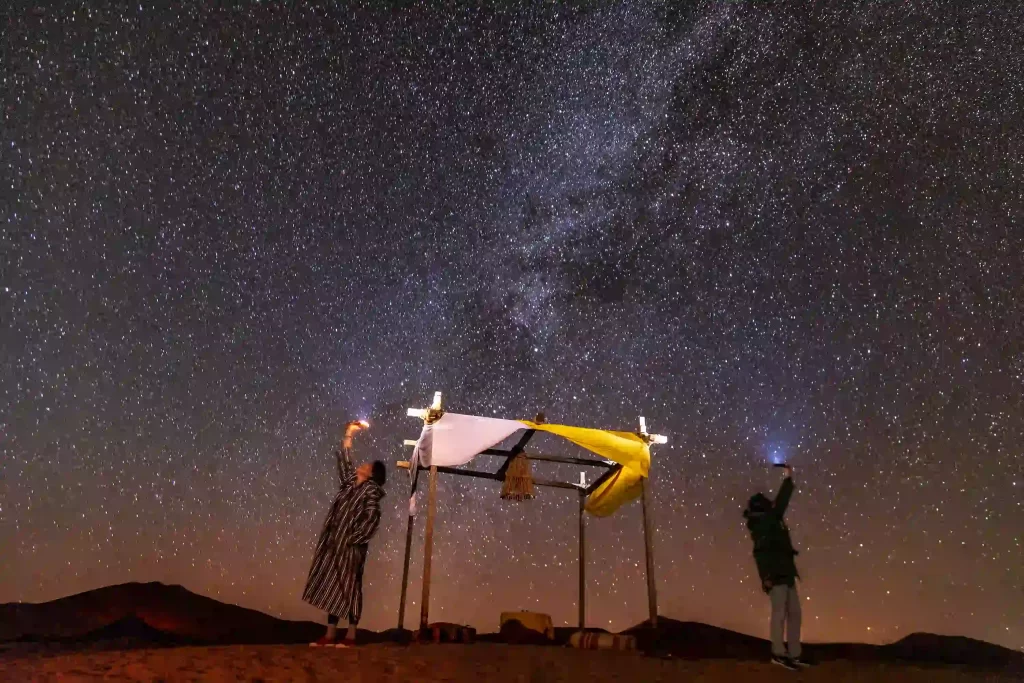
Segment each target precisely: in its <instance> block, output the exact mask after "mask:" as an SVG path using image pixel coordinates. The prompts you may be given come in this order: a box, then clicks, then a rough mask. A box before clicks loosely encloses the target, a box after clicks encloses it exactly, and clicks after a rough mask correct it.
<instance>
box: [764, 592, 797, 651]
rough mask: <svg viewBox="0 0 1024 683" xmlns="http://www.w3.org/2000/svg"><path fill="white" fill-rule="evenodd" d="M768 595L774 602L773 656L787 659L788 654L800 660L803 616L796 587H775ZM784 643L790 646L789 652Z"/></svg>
mask: <svg viewBox="0 0 1024 683" xmlns="http://www.w3.org/2000/svg"><path fill="white" fill-rule="evenodd" d="M768 595H769V597H770V598H771V600H772V626H771V632H772V654H773V655H775V656H776V657H785V656H786V655H787V654H788V655H789V656H790V657H792V658H793V659H798V658H799V657H800V654H801V648H800V620H801V618H802V616H803V615H802V614H801V611H800V596H798V595H797V594H796V586H774V587H773V588H772V590H771V593H769V594H768ZM783 632H785V637H786V639H785V641H783ZM783 642H785V643H787V644H788V645H789V650H788V651H787V650H786V647H785V645H783Z"/></svg>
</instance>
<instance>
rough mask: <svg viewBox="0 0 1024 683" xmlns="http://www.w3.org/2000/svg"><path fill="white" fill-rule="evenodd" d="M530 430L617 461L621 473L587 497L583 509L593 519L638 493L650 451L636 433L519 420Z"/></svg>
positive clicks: (649, 460)
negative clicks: (549, 435) (552, 435)
mask: <svg viewBox="0 0 1024 683" xmlns="http://www.w3.org/2000/svg"><path fill="white" fill-rule="evenodd" d="M521 422H522V423H523V424H525V425H526V426H527V427H529V428H530V429H536V430H537V431H541V432H548V433H549V434H555V435H556V436H560V437H562V438H563V439H566V440H568V441H572V442H573V443H574V444H576V445H577V446H580V447H582V448H585V449H587V450H588V451H590V452H591V453H596V454H597V455H599V456H601V457H602V458H605V459H607V460H611V461H613V462H617V463H619V464H620V465H622V470H621V471H620V472H619V473H618V474H616V475H615V476H614V477H612V478H611V479H609V480H608V481H606V482H605V483H604V484H602V485H601V486H600V487H598V489H597V490H596V491H594V493H592V494H591V495H590V496H589V497H588V498H587V503H586V510H587V512H589V513H590V514H592V515H594V516H596V517H607V516H608V515H610V514H612V513H613V512H615V511H616V510H617V509H618V508H619V507H620V506H621V505H623V504H624V503H628V502H629V501H631V500H633V499H635V498H637V497H638V496H639V495H640V493H641V489H640V487H641V481H640V480H641V478H642V477H646V476H648V474H649V473H650V469H651V449H650V447H649V446H648V445H647V442H646V441H645V440H644V439H643V438H641V437H640V435H639V434H634V433H632V432H613V431H607V430H604V429H589V428H587V427H571V426H569V425H554V424H537V423H535V422H530V421H529V420H521Z"/></svg>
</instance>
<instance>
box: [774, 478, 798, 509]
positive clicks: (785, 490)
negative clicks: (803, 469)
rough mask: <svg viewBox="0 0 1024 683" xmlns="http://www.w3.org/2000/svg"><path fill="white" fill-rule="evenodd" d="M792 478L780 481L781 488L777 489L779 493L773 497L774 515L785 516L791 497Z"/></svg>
mask: <svg viewBox="0 0 1024 683" xmlns="http://www.w3.org/2000/svg"><path fill="white" fill-rule="evenodd" d="M793 489H794V486H793V477H792V476H787V477H786V478H785V479H783V480H782V486H780V487H779V492H778V494H776V496H775V505H774V506H773V508H774V510H775V513H776V514H777V515H778V516H779V517H781V516H782V515H784V514H786V508H787V507H789V499H790V498H792V497H793Z"/></svg>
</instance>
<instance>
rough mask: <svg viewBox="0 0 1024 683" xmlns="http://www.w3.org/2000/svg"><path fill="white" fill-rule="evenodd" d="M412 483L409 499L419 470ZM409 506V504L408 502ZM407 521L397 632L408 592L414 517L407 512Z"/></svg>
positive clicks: (401, 620) (402, 623)
mask: <svg viewBox="0 0 1024 683" xmlns="http://www.w3.org/2000/svg"><path fill="white" fill-rule="evenodd" d="M411 475H412V476H411V479H412V481H411V482H410V483H409V499H410V501H411V500H412V497H413V496H414V495H416V478H417V477H418V476H419V468H417V469H416V471H415V472H412V473H411ZM410 506H411V502H410ZM409 513H410V514H409V520H408V522H407V523H406V527H405V561H404V563H403V564H402V595H401V597H400V598H399V599H398V630H399V631H401V630H402V629H404V628H405V600H406V597H407V596H408V592H409V557H410V555H412V527H413V523H414V522H415V520H416V517H414V516H413V515H412V510H411V509H410V510H409Z"/></svg>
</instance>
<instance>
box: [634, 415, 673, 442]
mask: <svg viewBox="0 0 1024 683" xmlns="http://www.w3.org/2000/svg"><path fill="white" fill-rule="evenodd" d="M640 436H641V437H643V439H644V440H645V441H647V443H651V444H653V443H656V444H666V443H668V437H667V436H664V435H662V434H649V433H648V432H647V418H645V417H644V416H643V415H641V416H640Z"/></svg>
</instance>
